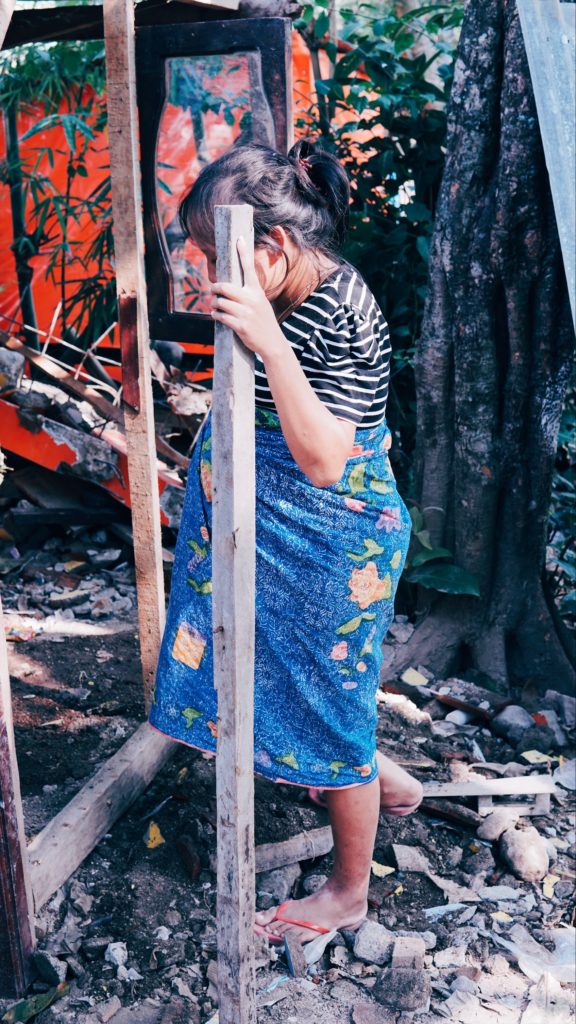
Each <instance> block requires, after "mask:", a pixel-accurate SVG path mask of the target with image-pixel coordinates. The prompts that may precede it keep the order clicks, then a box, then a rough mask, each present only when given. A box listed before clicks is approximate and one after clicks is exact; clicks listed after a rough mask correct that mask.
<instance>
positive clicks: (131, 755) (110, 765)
mask: <svg viewBox="0 0 576 1024" xmlns="http://www.w3.org/2000/svg"><path fill="white" fill-rule="evenodd" d="M174 749H175V744H174V743H173V742H172V740H169V739H167V738H166V737H165V736H161V735H160V733H158V732H156V731H155V730H154V729H152V728H151V726H150V725H148V723H147V722H144V723H143V724H142V725H141V726H140V727H139V728H138V729H137V730H136V732H135V733H134V734H133V735H132V736H131V737H130V739H128V740H126V743H124V744H123V745H122V746H121V747H120V750H118V751H117V752H116V753H115V754H114V755H113V757H111V758H110V759H109V760H108V761H106V763H105V764H104V765H103V766H102V768H100V769H99V770H98V771H97V772H96V774H95V775H94V776H93V777H92V778H91V779H90V781H89V782H87V783H86V785H85V786H83V787H82V789H81V790H80V792H79V793H77V794H76V796H75V797H73V798H72V800H70V802H69V803H68V804H67V805H66V807H64V808H63V810H61V811H60V812H59V814H57V815H56V816H55V817H54V818H52V820H51V821H49V822H48V824H47V825H46V827H45V828H43V829H42V831H41V832H39V833H38V835H36V836H34V839H33V840H32V842H31V843H30V844H29V846H28V857H29V861H30V878H31V883H32V892H33V894H34V906H35V908H36V911H38V910H39V909H40V907H41V906H42V905H43V904H44V903H46V900H48V899H50V896H51V895H52V893H54V892H56V890H57V889H59V888H60V886H61V885H63V883H64V882H65V881H66V880H67V879H68V878H70V875H71V874H72V872H73V871H75V870H76V868H77V867H78V865H79V864H81V863H82V861H83V860H84V858H85V857H87V856H88V854H89V853H90V852H91V851H92V850H93V849H94V847H95V846H96V843H98V842H99V841H100V840H101V839H102V836H104V835H106V833H107V832H108V831H109V830H110V827H111V826H112V825H113V824H114V822H115V821H117V819H118V818H119V817H120V816H121V815H122V814H123V813H124V811H125V810H127V808H128V807H130V805H131V804H132V803H133V801H134V800H136V799H137V797H139V796H140V794H141V793H142V792H143V791H144V790H145V789H146V786H148V785H149V784H150V783H151V782H152V779H153V778H154V776H155V775H156V773H157V772H158V771H159V770H160V768H162V766H163V765H164V764H165V763H166V761H168V760H169V758H170V757H171V756H172V754H173V753H174Z"/></svg>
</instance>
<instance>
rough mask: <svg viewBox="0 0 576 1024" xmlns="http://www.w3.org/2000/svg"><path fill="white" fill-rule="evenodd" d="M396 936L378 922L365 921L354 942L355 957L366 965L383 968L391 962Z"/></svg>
mask: <svg viewBox="0 0 576 1024" xmlns="http://www.w3.org/2000/svg"><path fill="white" fill-rule="evenodd" d="M393 944H394V935H393V934H392V932H389V931H388V929H387V928H385V927H384V925H382V924H378V922H377V921H365V922H364V924H363V925H361V926H360V928H359V929H358V931H357V933H356V938H355V940H354V956H355V957H356V958H357V959H358V960H363V961H364V963H366V964H377V965H378V966H379V967H382V966H383V965H384V964H385V963H387V962H388V961H389V960H390V957H391V955H392V947H393Z"/></svg>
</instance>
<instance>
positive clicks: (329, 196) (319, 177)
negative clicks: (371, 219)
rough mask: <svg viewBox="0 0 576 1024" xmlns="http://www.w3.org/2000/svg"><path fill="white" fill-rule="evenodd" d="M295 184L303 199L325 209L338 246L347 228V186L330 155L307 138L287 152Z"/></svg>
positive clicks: (340, 169)
mask: <svg viewBox="0 0 576 1024" xmlns="http://www.w3.org/2000/svg"><path fill="white" fill-rule="evenodd" d="M288 159H289V161H290V163H291V164H292V165H293V167H294V170H295V172H296V175H297V178H298V182H299V184H300V186H301V188H302V190H303V192H304V193H305V194H306V198H307V199H309V200H312V201H314V198H315V199H316V202H318V200H320V202H321V203H322V204H323V205H324V206H326V208H327V209H328V211H329V213H330V215H331V219H332V224H333V231H334V238H335V240H336V241H337V243H338V244H341V242H342V241H343V238H344V235H345V233H346V228H347V226H348V212H349V206H350V183H349V181H348V177H347V175H346V172H345V171H344V168H343V167H342V165H341V164H340V163H339V161H338V160H337V159H336V157H335V156H333V155H332V154H331V153H328V152H327V151H326V150H325V149H321V148H320V147H319V146H318V145H317V144H316V143H314V142H312V141H311V140H310V139H299V140H298V142H296V143H295V145H294V146H292V149H291V150H290V152H289V153H288Z"/></svg>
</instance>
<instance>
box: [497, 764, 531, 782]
mask: <svg viewBox="0 0 576 1024" xmlns="http://www.w3.org/2000/svg"><path fill="white" fill-rule="evenodd" d="M527 771H528V765H526V764H520V763H519V762H518V761H509V762H508V764H507V765H506V767H505V769H504V771H503V772H502V777H503V778H504V779H517V778H518V777H519V776H520V775H526V772H527Z"/></svg>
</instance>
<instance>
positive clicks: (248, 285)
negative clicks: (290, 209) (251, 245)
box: [211, 238, 284, 362]
mask: <svg viewBox="0 0 576 1024" xmlns="http://www.w3.org/2000/svg"><path fill="white" fill-rule="evenodd" d="M238 255H239V257H240V265H241V267H242V271H243V274H244V284H243V285H242V286H240V285H236V284H228V283H226V282H224V281H217V282H216V283H215V284H212V285H211V291H212V310H211V315H212V318H213V320H218V321H219V323H221V324H225V325H226V327H230V328H231V329H232V330H233V331H234V333H235V334H237V335H238V337H239V338H240V340H241V341H242V342H243V344H244V345H246V348H249V349H250V350H251V351H252V352H257V353H258V355H259V356H260V357H261V359H262V360H263V361H264V362H266V357H267V356H269V355H273V354H274V353H276V352H277V351H278V348H279V347H280V346H281V345H283V344H284V335H283V334H282V331H281V330H280V328H279V326H278V321H277V320H276V315H275V313H274V310H273V309H272V306H271V304H270V302H269V301H268V299H267V298H266V293H265V292H264V289H263V288H262V285H261V284H260V281H259V280H258V275H257V273H256V267H255V266H254V261H253V259H252V257H251V255H250V253H249V252H248V246H247V245H246V242H245V241H244V239H243V238H239V239H238Z"/></svg>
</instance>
